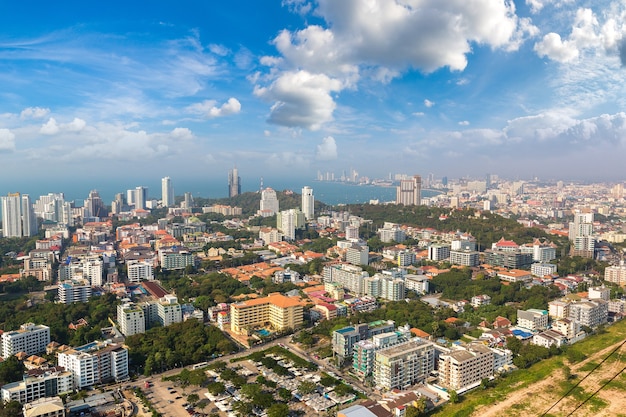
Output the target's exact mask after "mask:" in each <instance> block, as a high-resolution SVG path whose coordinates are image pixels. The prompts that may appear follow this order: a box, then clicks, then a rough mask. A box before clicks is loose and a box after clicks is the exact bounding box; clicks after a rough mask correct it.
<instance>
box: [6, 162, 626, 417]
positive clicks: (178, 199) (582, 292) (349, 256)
mask: <svg viewBox="0 0 626 417" xmlns="http://www.w3.org/2000/svg"><path fill="white" fill-rule="evenodd" d="M317 179H318V181H334V180H335V179H334V174H333V175H330V174H322V173H319V174H318V178H317ZM341 181H342V182H348V183H367V184H370V183H371V184H382V185H387V186H393V187H396V195H397V196H396V200H395V201H393V202H384V201H379V200H372V201H370V202H369V203H368V204H354V205H340V206H334V207H332V206H327V205H325V204H324V202H320V201H316V199H315V195H314V188H315V187H314V186H304V187H303V188H302V189H301V193H300V194H298V193H297V192H294V191H292V190H283V191H280V190H274V189H272V188H269V187H268V188H262V189H261V190H259V192H256V193H241V178H240V177H239V173H238V172H237V169H233V170H232V171H231V172H230V173H229V175H228V184H227V185H228V194H229V196H228V198H225V199H220V200H219V201H217V200H216V201H211V200H208V199H203V198H199V197H195V198H194V197H193V196H192V194H191V193H185V194H184V195H183V194H181V195H179V196H176V195H175V194H174V187H173V180H172V179H171V178H169V177H165V178H163V179H162V190H161V195H160V198H158V199H157V198H154V196H149V194H148V189H147V188H145V187H141V186H139V187H136V188H135V189H131V190H128V191H126V192H121V193H119V194H117V195H116V196H115V199H114V201H112V202H110V203H108V204H107V202H105V201H103V200H102V199H101V197H100V195H99V193H98V192H97V191H96V190H94V191H91V192H90V193H89V195H88V196H87V198H86V199H85V200H84V204H82V206H79V205H77V204H75V202H70V201H66V200H65V198H64V194H63V193H50V194H48V195H43V196H39V197H38V198H35V197H34V196H29V195H27V194H20V193H9V194H8V195H6V196H3V197H1V210H2V238H0V249H1V250H2V253H1V254H0V255H1V258H0V259H1V260H0V288H1V289H2V294H0V296H1V297H2V303H0V304H1V306H0V307H1V308H2V311H0V326H1V327H2V330H1V331H0V332H1V338H0V352H1V356H2V363H0V383H1V384H3V385H2V386H1V387H0V395H1V397H2V401H3V403H4V405H3V410H12V411H9V413H14V414H6V415H23V416H25V417H34V416H74V415H76V416H78V415H81V416H87V415H93V416H100V415H102V416H104V415H118V416H129V415H139V416H152V415H164V416H177V415H180V416H185V415H188V416H189V415H193V416H201V415H211V416H214V417H216V416H221V417H235V416H250V415H255V416H259V417H263V416H269V417H279V416H288V415H292V416H294V415H337V416H341V417H401V416H406V417H415V416H419V415H425V414H426V413H438V412H442V411H443V412H444V414H441V415H446V414H445V410H447V409H449V408H448V407H453V406H454V404H455V403H458V402H459V401H468V403H469V401H470V400H469V398H470V396H471V395H473V393H475V392H477V391H479V390H486V391H484V392H489V391H488V390H495V389H497V388H496V387H497V384H498V381H499V380H501V379H502V378H507V376H509V375H514V374H515V373H524V372H531V371H530V369H533V368H532V366H533V364H535V363H539V362H541V361H548V360H549V359H550V358H554V357H562V358H561V359H559V360H561V361H562V366H561V367H560V368H563V369H565V368H567V369H568V371H567V372H568V378H569V379H572V380H573V381H574V383H575V382H576V378H578V380H580V378H581V377H582V375H573V376H572V375H570V374H569V372H570V371H569V369H570V367H571V366H573V364H575V363H576V362H577V361H581V360H582V359H583V358H576V354H577V352H578V351H577V350H576V349H575V347H576V344H578V343H586V342H587V341H590V340H595V339H593V338H597V337H601V335H602V334H603V333H606V332H607V329H610V328H612V327H614V326H618V325H620V324H621V323H620V320H621V319H622V318H623V316H624V314H625V310H626V298H624V288H625V287H626V265H624V262H623V255H624V248H626V243H625V242H626V223H625V220H624V219H625V217H626V200H625V199H624V197H625V191H624V184H623V183H612V184H582V183H570V182H567V181H558V182H556V181H554V182H541V181H539V180H531V181H509V180H504V179H501V178H499V177H498V176H496V175H488V176H487V177H486V178H484V179H459V180H448V179H447V178H445V177H444V178H441V179H438V178H435V177H434V176H433V175H432V174H431V175H428V176H425V177H424V178H422V177H421V176H419V175H396V176H394V177H392V176H390V177H389V179H385V180H374V181H370V180H369V179H367V180H366V181H361V180H360V179H359V177H358V173H356V172H355V171H353V172H351V173H350V174H349V175H346V174H344V175H342V176H341ZM425 189H428V190H431V191H433V192H432V194H435V195H434V196H433V197H428V198H426V197H422V195H423V194H422V191H423V190H425ZM622 339H623V337H622ZM622 345H623V343H622ZM606 347H609V346H600V348H606ZM620 349H622V346H619V347H618V348H617V349H616V351H615V352H617V353H619V352H620ZM606 353H607V354H608V353H609V352H606ZM621 354H623V349H622V351H621ZM620 358H621V356H620ZM620 360H621V359H620ZM596 362H599V360H597V361H596ZM581 369H582V368H581ZM588 371H589V370H588ZM559 372H565V371H564V370H563V371H561V370H560V371H559ZM611 376H612V375H611ZM607 379H608V378H607ZM96 388H97V389H98V390H97V391H96V390H95V389H96ZM603 388H605V389H606V390H607V392H610V389H611V386H610V385H608V383H607V385H606V386H605V387H603ZM598 391H599V393H598V395H597V396H596V397H597V398H600V399H601V398H606V397H602V393H601V392H600V390H598ZM618 392H619V390H618ZM622 394H623V392H622ZM555 395H556V394H555ZM466 396H467V400H465V399H464V397H466ZM563 397H564V398H565V397H566V395H564V396H563ZM554 398H555V401H556V399H558V396H556V397H554ZM559 401H560V400H559ZM557 404H558V402H556V403H555V405H553V406H554V407H556V406H557ZM548 405H552V404H548ZM605 406H606V405H605ZM561 411H564V412H565V411H567V412H569V411H571V410H561ZM464 415H465V414H464ZM468 415H469V414H468ZM520 415H524V414H523V413H522V414H520Z"/></svg>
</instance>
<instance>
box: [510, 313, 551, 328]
mask: <svg viewBox="0 0 626 417" xmlns="http://www.w3.org/2000/svg"><path fill="white" fill-rule="evenodd" d="M517 325H518V326H519V327H523V328H525V329H528V330H530V331H532V332H537V331H541V330H545V329H547V328H548V311H547V310H537V309H534V308H531V309H530V310H517Z"/></svg>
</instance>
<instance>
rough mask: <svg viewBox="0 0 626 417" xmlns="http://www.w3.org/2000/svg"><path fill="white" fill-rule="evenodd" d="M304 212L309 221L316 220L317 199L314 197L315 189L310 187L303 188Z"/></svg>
mask: <svg viewBox="0 0 626 417" xmlns="http://www.w3.org/2000/svg"><path fill="white" fill-rule="evenodd" d="M302 212H303V213H304V217H306V219H307V220H312V219H313V218H314V215H315V197H313V189H312V188H311V187H309V186H308V185H307V186H305V187H304V188H302Z"/></svg>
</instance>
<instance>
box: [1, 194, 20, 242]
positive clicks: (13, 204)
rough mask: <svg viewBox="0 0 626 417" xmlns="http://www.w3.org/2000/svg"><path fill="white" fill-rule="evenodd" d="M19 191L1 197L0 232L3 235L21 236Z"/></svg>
mask: <svg viewBox="0 0 626 417" xmlns="http://www.w3.org/2000/svg"><path fill="white" fill-rule="evenodd" d="M20 205H21V201H20V193H9V195H8V196H6V197H2V232H3V236H4V237H22V210H21V207H20Z"/></svg>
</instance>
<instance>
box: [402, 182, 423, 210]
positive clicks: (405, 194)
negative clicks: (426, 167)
mask: <svg viewBox="0 0 626 417" xmlns="http://www.w3.org/2000/svg"><path fill="white" fill-rule="evenodd" d="M421 194H422V177H420V176H419V175H414V176H413V178H409V179H402V180H400V185H398V186H397V187H396V204H403V205H405V206H410V205H415V206H419V205H420V204H421V202H422V197H421Z"/></svg>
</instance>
